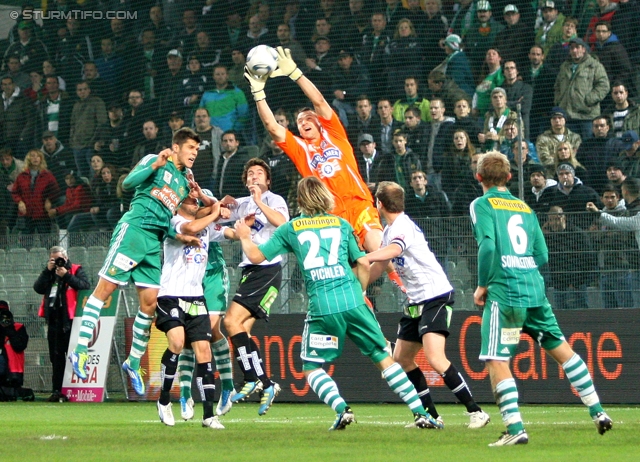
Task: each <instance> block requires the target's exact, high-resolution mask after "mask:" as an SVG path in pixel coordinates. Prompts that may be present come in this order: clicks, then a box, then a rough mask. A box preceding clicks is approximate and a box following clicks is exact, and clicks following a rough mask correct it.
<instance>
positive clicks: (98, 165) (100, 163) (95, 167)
mask: <svg viewBox="0 0 640 462" xmlns="http://www.w3.org/2000/svg"><path fill="white" fill-rule="evenodd" d="M102 167H104V159H103V158H102V157H101V156H99V155H98V154H94V155H93V156H92V157H91V171H92V175H90V176H89V178H87V179H88V180H89V186H90V187H91V190H92V191H93V190H94V189H95V185H96V184H98V183H99V182H100V181H101V180H102V177H101V175H100V171H101V170H102Z"/></svg>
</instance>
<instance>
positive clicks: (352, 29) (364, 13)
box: [284, 0, 422, 63]
mask: <svg viewBox="0 0 640 462" xmlns="http://www.w3.org/2000/svg"><path fill="white" fill-rule="evenodd" d="M364 3H365V2H364V0H350V1H349V13H348V15H347V16H346V17H345V18H344V21H343V22H342V26H341V28H340V29H341V35H342V36H343V37H344V40H345V43H347V44H350V43H353V44H356V43H358V44H361V43H362V36H363V35H364V34H365V33H366V30H367V28H368V27H369V22H370V19H371V17H370V15H369V7H368V5H367V7H365V5H364ZM418 12H419V13H422V10H420V5H418ZM409 19H411V18H409ZM284 48H287V47H284ZM291 54H292V57H293V60H294V61H295V62H297V63H301V62H304V61H299V60H297V59H296V57H295V54H293V50H291Z"/></svg>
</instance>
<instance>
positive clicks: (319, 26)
mask: <svg viewBox="0 0 640 462" xmlns="http://www.w3.org/2000/svg"><path fill="white" fill-rule="evenodd" d="M320 37H327V38H328V39H329V41H330V42H331V45H332V46H333V47H335V48H336V49H340V48H342V43H343V41H342V39H341V38H340V37H339V36H338V33H337V32H335V31H334V30H333V24H332V22H331V21H330V20H328V19H327V18H322V17H319V18H317V19H316V21H315V26H314V30H313V34H312V35H311V37H310V38H309V41H308V42H307V43H306V45H305V46H306V51H307V54H311V53H312V51H313V46H314V44H315V42H316V41H317V40H318V39H319V38H320Z"/></svg>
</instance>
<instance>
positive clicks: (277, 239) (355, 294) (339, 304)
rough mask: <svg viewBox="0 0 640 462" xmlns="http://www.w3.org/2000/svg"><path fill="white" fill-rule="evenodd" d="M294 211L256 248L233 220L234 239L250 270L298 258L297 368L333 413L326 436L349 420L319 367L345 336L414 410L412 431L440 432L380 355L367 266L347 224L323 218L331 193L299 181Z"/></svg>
mask: <svg viewBox="0 0 640 462" xmlns="http://www.w3.org/2000/svg"><path fill="white" fill-rule="evenodd" d="M298 205H299V206H300V209H301V211H302V215H301V216H300V217H299V218H296V219H294V220H291V221H289V222H287V223H284V224H283V225H281V226H279V227H278V229H276V231H275V233H274V234H273V236H272V237H271V238H270V239H269V240H268V241H267V242H265V243H264V244H261V245H260V246H259V247H258V246H256V245H255V244H254V243H253V242H252V240H251V234H250V229H249V227H248V226H246V224H245V223H244V220H240V221H238V222H236V225H235V226H236V235H237V237H238V238H239V239H240V241H241V243H242V250H243V251H244V253H245V255H246V256H247V257H248V258H249V260H250V261H251V262H252V263H253V264H259V263H260V262H262V261H264V260H269V259H272V258H274V257H276V256H277V255H282V254H285V253H287V252H293V253H294V254H295V256H296V258H297V260H298V264H299V265H300V267H301V270H302V274H303V277H304V280H305V285H306V289H307V294H308V296H309V311H308V314H307V319H306V320H305V328H304V332H303V336H302V337H303V338H302V352H301V357H302V360H303V370H304V374H305V376H306V378H307V381H308V382H309V385H310V386H311V388H312V389H313V391H315V392H316V393H317V394H318V396H319V397H320V398H321V399H322V400H323V401H324V402H325V403H326V404H328V405H329V406H331V408H332V409H333V410H334V411H335V412H336V413H337V415H336V420H335V422H334V423H333V425H332V426H331V427H330V430H342V429H344V428H345V427H346V426H347V425H349V424H350V423H351V422H353V421H354V420H355V418H354V415H353V412H352V411H351V408H350V407H349V406H348V405H347V403H346V402H345V401H344V399H343V398H342V397H341V396H340V394H339V392H338V387H337V385H336V383H335V382H334V381H333V379H332V378H331V377H330V376H329V375H328V374H327V373H326V372H325V371H324V369H323V368H322V365H323V364H324V363H325V362H332V361H334V360H336V359H337V358H338V357H340V354H341V353H342V348H343V346H344V341H345V337H349V338H350V339H351V340H352V341H353V342H354V343H355V344H356V345H357V346H358V348H360V351H361V352H362V354H364V355H365V356H368V357H369V358H371V360H372V361H373V362H374V363H375V364H376V366H377V367H378V368H379V369H380V370H381V371H382V374H383V377H384V378H385V379H386V380H387V383H388V384H389V386H390V387H391V389H392V390H393V391H394V392H395V393H396V394H397V395H398V396H400V397H401V398H402V400H403V401H404V402H405V403H406V404H407V405H408V406H409V408H410V409H411V411H412V412H413V414H414V419H415V425H416V427H418V428H438V427H439V423H438V422H437V421H436V420H435V419H434V418H433V417H431V416H430V415H429V414H427V412H426V411H425V409H424V407H423V406H422V403H421V402H420V398H419V397H418V395H417V393H416V390H415V388H414V386H413V385H412V384H411V382H410V381H409V379H408V378H407V375H406V374H405V373H404V371H403V370H402V367H400V365H399V364H398V363H395V362H394V361H393V359H391V357H390V356H389V355H388V353H387V352H386V351H385V350H384V348H385V346H386V340H385V338H384V335H383V334H382V331H381V330H380V326H379V325H378V323H377V321H376V319H375V316H374V315H373V312H372V311H371V310H369V308H368V307H367V305H366V304H365V301H364V297H363V295H362V291H363V290H365V289H366V287H367V283H368V281H369V260H368V259H367V257H366V255H365V253H364V252H362V251H361V250H360V248H359V247H358V243H357V242H356V239H355V236H354V231H353V228H352V227H351V225H350V224H349V223H348V222H347V221H345V220H343V219H342V218H339V217H337V216H335V215H330V214H329V213H328V211H330V210H332V209H333V206H334V202H333V196H332V194H331V192H330V191H329V189H327V187H326V186H325V185H324V184H323V183H322V182H321V181H320V180H319V179H317V178H315V177H307V178H303V179H302V180H300V182H299V183H298ZM351 265H355V269H354V270H352V269H351Z"/></svg>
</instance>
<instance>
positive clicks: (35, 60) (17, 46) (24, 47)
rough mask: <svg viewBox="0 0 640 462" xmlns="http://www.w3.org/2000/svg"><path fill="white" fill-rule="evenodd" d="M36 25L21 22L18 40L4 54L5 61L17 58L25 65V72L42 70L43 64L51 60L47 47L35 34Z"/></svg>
mask: <svg viewBox="0 0 640 462" xmlns="http://www.w3.org/2000/svg"><path fill="white" fill-rule="evenodd" d="M34 25H35V24H34V23H32V22H27V21H20V22H19V23H18V40H17V41H15V42H13V43H12V44H11V45H9V48H7V51H5V52H4V61H5V62H6V61H7V60H8V58H10V57H15V58H18V61H19V62H20V63H22V64H23V66H24V68H23V71H24V72H27V73H29V72H31V71H33V70H40V69H42V62H43V61H44V60H45V59H49V52H48V51H47V47H46V46H45V45H44V43H42V41H41V40H39V39H38V38H37V37H35V36H34V34H33V32H34V31H33V29H34Z"/></svg>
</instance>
